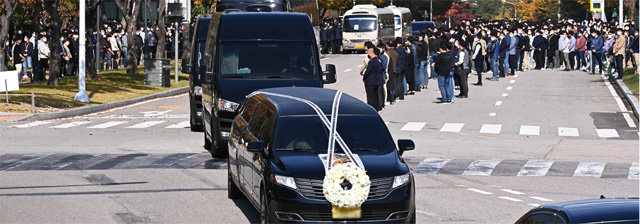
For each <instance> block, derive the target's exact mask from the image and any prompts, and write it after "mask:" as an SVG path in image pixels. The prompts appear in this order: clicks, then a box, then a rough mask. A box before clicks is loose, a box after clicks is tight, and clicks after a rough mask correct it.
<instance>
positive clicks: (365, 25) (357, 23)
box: [343, 15, 377, 32]
mask: <svg viewBox="0 0 640 224" xmlns="http://www.w3.org/2000/svg"><path fill="white" fill-rule="evenodd" d="M376 24H377V19H376V16H371V15H354V16H346V17H344V28H343V30H344V31H345V32H369V31H374V30H376V29H377V26H376Z"/></svg>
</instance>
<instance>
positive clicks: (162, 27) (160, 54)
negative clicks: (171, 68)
mask: <svg viewBox="0 0 640 224" xmlns="http://www.w3.org/2000/svg"><path fill="white" fill-rule="evenodd" d="M147 8H148V9H149V11H151V1H147ZM164 8H165V0H158V10H157V11H158V18H157V19H158V20H157V23H156V24H157V25H158V30H155V31H153V32H154V33H155V34H156V36H157V37H158V43H156V58H165V55H164V53H165V50H164V46H165V41H166V38H165V36H166V33H167V29H166V24H165V22H164V20H165V16H166V12H165V10H164ZM154 19H155V18H153V14H152V20H154Z"/></svg>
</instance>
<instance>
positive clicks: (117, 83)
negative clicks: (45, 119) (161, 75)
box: [0, 61, 189, 113]
mask: <svg viewBox="0 0 640 224" xmlns="http://www.w3.org/2000/svg"><path fill="white" fill-rule="evenodd" d="M173 64H174V63H173V61H171V74H170V76H171V87H168V88H165V87H156V86H147V85H144V68H143V67H142V66H140V67H139V68H138V73H136V74H126V69H117V70H109V71H102V72H99V73H98V77H99V80H87V81H86V91H87V94H89V98H90V100H91V103H81V102H78V101H75V100H74V97H75V95H76V93H77V92H78V77H77V76H75V77H71V78H64V79H61V80H60V85H58V86H48V85H47V82H46V81H43V82H38V83H29V84H22V85H20V90H18V91H13V92H10V94H31V93H32V92H33V93H35V96H36V100H35V104H36V113H46V112H52V111H60V110H65V109H69V108H75V107H81V106H87V105H96V104H103V103H109V102H114V101H119V100H125V99H131V98H136V97H140V96H145V95H149V94H153V93H158V92H163V91H166V90H170V89H175V88H178V87H183V86H188V85H189V75H188V74H183V73H180V74H179V79H178V80H179V82H178V83H176V82H175V78H174V75H175V74H174V72H173V71H174V68H173ZM2 95H4V94H2ZM0 112H21V113H30V112H31V96H27V95H25V96H11V95H10V96H9V104H7V103H5V99H4V96H2V101H1V103H0Z"/></svg>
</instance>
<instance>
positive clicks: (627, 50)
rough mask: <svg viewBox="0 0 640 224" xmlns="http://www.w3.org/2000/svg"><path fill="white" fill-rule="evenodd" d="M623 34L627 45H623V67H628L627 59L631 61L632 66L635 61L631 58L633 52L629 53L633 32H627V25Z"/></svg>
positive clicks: (634, 64)
mask: <svg viewBox="0 0 640 224" xmlns="http://www.w3.org/2000/svg"><path fill="white" fill-rule="evenodd" d="M624 35H625V36H626V37H627V46H626V47H625V53H624V54H625V56H624V67H625V68H628V67H629V61H631V64H632V66H633V67H634V68H635V67H636V61H635V60H633V54H631V41H632V40H633V32H629V30H628V27H627V29H626V30H625V31H624Z"/></svg>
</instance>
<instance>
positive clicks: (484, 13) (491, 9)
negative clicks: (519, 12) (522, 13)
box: [469, 0, 503, 20]
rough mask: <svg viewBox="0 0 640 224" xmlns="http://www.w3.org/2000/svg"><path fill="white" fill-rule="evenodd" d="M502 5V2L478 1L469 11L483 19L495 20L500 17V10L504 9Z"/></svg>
mask: <svg viewBox="0 0 640 224" xmlns="http://www.w3.org/2000/svg"><path fill="white" fill-rule="evenodd" d="M502 4H503V3H502V1H500V0H476V1H475V2H474V3H472V4H471V6H470V7H469V9H470V10H469V11H470V12H471V13H473V14H476V15H478V17H480V18H481V19H484V20H495V19H496V17H497V16H498V15H500V11H499V10H498V9H500V8H502V6H503V5H502Z"/></svg>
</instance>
